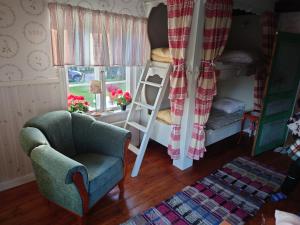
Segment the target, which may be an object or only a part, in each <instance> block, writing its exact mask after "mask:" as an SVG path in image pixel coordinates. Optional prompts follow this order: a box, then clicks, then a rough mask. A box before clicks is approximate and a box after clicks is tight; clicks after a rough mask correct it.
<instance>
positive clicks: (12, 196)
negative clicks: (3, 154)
mask: <svg viewBox="0 0 300 225" xmlns="http://www.w3.org/2000/svg"><path fill="white" fill-rule="evenodd" d="M235 143H236V137H232V138H230V139H228V140H226V141H223V142H219V143H217V144H215V145H213V146H210V147H209V148H208V152H207V154H206V156H205V158H204V159H202V160H200V161H198V162H195V163H194V166H193V167H192V168H189V169H187V170H185V171H180V170H178V169H177V168H175V167H173V166H172V162H171V160H170V158H169V157H168V156H167V152H166V148H165V147H163V146H161V145H159V144H157V143H155V142H151V143H150V144H149V145H150V146H149V149H148V150H147V153H146V157H145V159H144V162H143V165H142V169H141V171H140V174H139V176H138V177H136V178H131V177H130V171H131V169H132V166H133V162H134V156H133V154H131V153H129V166H128V176H127V178H126V183H125V194H124V198H123V199H120V200H119V192H118V189H117V188H116V189H114V190H113V191H112V192H111V193H109V194H108V195H107V196H106V197H105V198H103V199H102V200H100V202H99V203H98V204H97V205H96V206H95V207H94V208H93V209H92V211H90V214H89V217H88V224H93V225H100V224H104V225H108V224H112V225H114V224H119V223H121V222H124V221H126V220H127V219H128V218H130V217H131V216H133V215H135V214H137V213H139V212H141V211H143V210H145V209H147V208H148V207H150V206H153V205H155V204H157V203H159V202H160V201H162V200H164V199H165V198H167V197H170V196H171V195H173V194H175V193H176V192H178V191H180V190H181V189H182V188H183V187H185V186H186V185H189V184H191V183H193V182H195V181H196V180H198V179H199V178H201V177H204V176H206V175H208V174H209V173H210V172H212V171H213V170H215V169H217V168H220V167H221V166H222V165H223V164H225V163H226V162H229V161H230V160H232V159H233V158H235V157H237V156H241V155H250V147H249V144H247V143H249V142H247V141H246V140H244V142H243V144H242V145H239V146H237V145H236V144H235ZM256 159H257V160H258V161H261V162H264V163H268V164H270V165H272V166H274V167H277V168H279V169H281V170H284V171H285V170H286V169H287V167H288V164H289V163H290V161H289V159H288V157H286V156H281V155H280V154H278V153H273V152H268V153H264V154H262V155H260V156H258V157H256ZM275 209H282V210H285V211H290V212H294V213H296V212H299V211H300V187H298V189H297V190H296V192H295V193H294V194H293V195H292V196H290V198H289V199H288V200H286V201H283V202H281V203H276V204H275V203H267V204H265V206H264V208H263V209H262V210H261V211H260V212H259V213H258V215H257V216H256V217H255V218H253V219H251V220H250V221H249V222H248V224H251V225H254V224H255V225H259V224H264V223H263V221H264V220H265V219H271V221H273V222H274V220H272V218H273V217H274V210H275ZM273 222H271V223H266V224H273ZM0 224H5V225H12V224H14V225H21V224H22V225H29V224H30V225H36V224H43V225H44V224H45V225H47V224H49V225H68V224H75V217H74V216H73V215H71V214H70V213H68V212H66V211H65V210H63V209H61V208H59V207H57V206H55V205H53V204H48V203H47V201H46V200H45V199H44V198H43V197H42V196H41V195H40V194H39V192H38V189H37V185H36V183H35V182H31V183H28V184H25V185H22V186H20V187H17V188H14V189H11V190H7V191H4V192H0Z"/></svg>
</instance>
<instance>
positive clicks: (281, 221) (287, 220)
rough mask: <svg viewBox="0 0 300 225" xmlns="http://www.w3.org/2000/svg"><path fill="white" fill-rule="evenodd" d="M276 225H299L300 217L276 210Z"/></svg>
mask: <svg viewBox="0 0 300 225" xmlns="http://www.w3.org/2000/svg"><path fill="white" fill-rule="evenodd" d="M275 219H276V225H299V224H300V217H299V216H297V215H295V214H292V213H287V212H283V211H279V210H275Z"/></svg>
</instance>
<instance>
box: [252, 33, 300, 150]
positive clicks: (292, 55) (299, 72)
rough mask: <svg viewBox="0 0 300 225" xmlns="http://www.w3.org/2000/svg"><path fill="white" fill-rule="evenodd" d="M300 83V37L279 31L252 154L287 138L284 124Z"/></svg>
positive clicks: (277, 144)
mask: <svg viewBox="0 0 300 225" xmlns="http://www.w3.org/2000/svg"><path fill="white" fill-rule="evenodd" d="M299 80H300V34H292V33H284V32H280V33H278V35H277V41H276V48H275V51H274V57H273V62H272V66H271V69H270V73H269V76H268V79H267V84H266V90H265V95H264V100H263V110H262V115H261V117H260V121H259V125H258V131H257V135H256V137H255V141H254V145H253V151H252V155H258V154H261V153H263V152H265V151H268V150H271V149H274V148H276V147H278V146H282V145H283V144H284V143H285V141H286V138H287V134H288V129H287V126H286V122H287V120H288V119H289V117H290V116H291V115H292V113H293V110H294V106H295V102H296V99H297V93H298V86H299Z"/></svg>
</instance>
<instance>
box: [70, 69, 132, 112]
mask: <svg viewBox="0 0 300 225" xmlns="http://www.w3.org/2000/svg"><path fill="white" fill-rule="evenodd" d="M129 71H130V68H129V67H122V66H113V67H78V66H70V67H66V74H67V75H68V87H69V93H70V94H73V95H80V96H84V98H85V99H86V101H88V102H89V104H90V106H89V109H90V110H95V109H96V107H97V110H99V109H100V111H106V110H114V109H117V105H116V104H115V103H114V102H113V99H112V95H111V92H112V91H116V90H117V89H121V90H122V91H126V90H128V91H130V92H131V93H132V92H133V90H130V83H131V82H130V79H132V78H134V77H135V76H132V78H131V77H130V76H129ZM91 80H101V81H102V93H101V94H99V95H96V96H95V94H92V93H91V92H90V82H91Z"/></svg>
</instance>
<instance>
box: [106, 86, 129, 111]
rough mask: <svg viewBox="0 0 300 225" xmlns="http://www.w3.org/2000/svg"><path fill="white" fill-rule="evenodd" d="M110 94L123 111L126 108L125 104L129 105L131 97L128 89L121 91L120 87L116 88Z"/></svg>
mask: <svg viewBox="0 0 300 225" xmlns="http://www.w3.org/2000/svg"><path fill="white" fill-rule="evenodd" d="M111 94H112V97H113V99H114V102H116V103H117V105H118V106H120V108H121V110H123V111H125V110H126V106H127V105H129V104H130V103H131V101H132V97H131V94H130V93H129V91H125V92H123V91H122V90H121V89H118V90H116V91H112V93H111Z"/></svg>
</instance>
